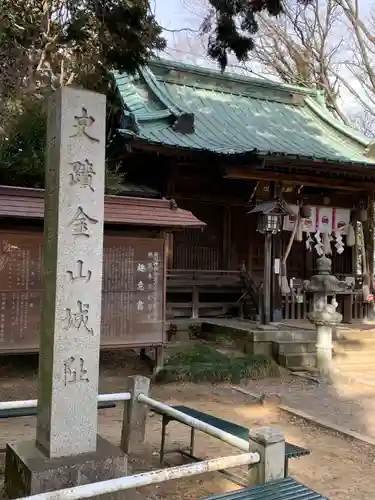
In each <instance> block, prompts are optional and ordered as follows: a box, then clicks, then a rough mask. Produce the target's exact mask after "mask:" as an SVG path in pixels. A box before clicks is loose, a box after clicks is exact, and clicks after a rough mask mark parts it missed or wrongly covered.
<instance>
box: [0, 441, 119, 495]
mask: <svg viewBox="0 0 375 500" xmlns="http://www.w3.org/2000/svg"><path fill="white" fill-rule="evenodd" d="M127 465H128V463H127V455H125V454H124V453H123V452H122V451H121V449H120V448H118V447H117V446H115V445H113V444H112V443H110V442H108V441H107V440H105V439H103V438H102V437H100V436H98V442H97V450H96V451H95V452H93V453H84V454H82V455H77V456H75V457H65V458H47V457H46V456H45V455H44V454H43V453H42V451H40V450H39V449H38V448H37V446H36V443H35V441H23V442H19V443H15V444H7V449H6V460H5V489H6V493H7V495H8V496H9V498H19V497H24V496H28V495H36V494H38V493H45V492H47V491H55V490H60V489H63V488H70V487H72V486H80V485H82V484H90V483H95V482H97V481H105V480H106V479H113V478H117V477H121V476H126V475H127ZM109 497H110V498H111V499H112V498H118V493H114V494H108V495H104V496H102V497H101V498H103V499H104V498H106V499H108V498H109Z"/></svg>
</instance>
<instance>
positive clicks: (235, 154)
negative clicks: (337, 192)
mask: <svg viewBox="0 0 375 500" xmlns="http://www.w3.org/2000/svg"><path fill="white" fill-rule="evenodd" d="M118 133H119V134H120V135H122V136H124V137H126V138H128V139H131V140H135V141H136V142H137V143H138V144H139V145H142V146H147V145H150V146H155V147H162V148H166V149H169V150H171V151H173V152H174V153H176V152H178V151H181V152H182V153H186V152H191V153H205V154H211V155H214V156H220V157H226V158H230V159H231V160H233V161H235V160H236V159H238V160H240V159H245V158H246V157H249V156H252V157H254V156H256V157H260V158H272V159H273V158H289V159H291V160H297V161H298V160H302V161H309V162H319V163H324V164H327V165H348V166H349V165H351V166H357V167H361V168H366V169H375V160H374V162H373V163H371V162H370V161H364V162H361V161H357V162H356V161H349V160H345V159H332V158H325V157H320V156H306V155H297V154H287V153H283V152H282V151H265V150H264V151H261V150H258V149H251V150H248V151H233V150H224V151H212V150H211V149H209V148H198V147H187V146H181V145H174V144H165V143H163V142H159V141H156V140H151V139H149V138H147V137H144V136H142V135H137V134H135V133H133V132H132V131H130V130H125V129H118Z"/></svg>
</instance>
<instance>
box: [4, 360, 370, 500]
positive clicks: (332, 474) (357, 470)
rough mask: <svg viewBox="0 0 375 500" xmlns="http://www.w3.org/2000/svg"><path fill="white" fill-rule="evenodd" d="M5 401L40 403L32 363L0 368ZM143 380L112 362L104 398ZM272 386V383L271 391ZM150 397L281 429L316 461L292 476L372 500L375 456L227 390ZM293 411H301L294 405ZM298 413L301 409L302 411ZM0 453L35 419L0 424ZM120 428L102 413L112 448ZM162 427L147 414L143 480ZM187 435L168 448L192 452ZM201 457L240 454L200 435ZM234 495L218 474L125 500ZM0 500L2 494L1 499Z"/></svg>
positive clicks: (135, 457)
mask: <svg viewBox="0 0 375 500" xmlns="http://www.w3.org/2000/svg"><path fill="white" fill-rule="evenodd" d="M0 367H1V368H0V400H1V401H6V400H12V399H29V398H34V397H36V387H37V376H36V363H35V360H33V359H30V358H28V359H27V360H26V358H21V360H20V359H19V358H13V359H12V361H11V362H10V364H9V362H8V363H7V364H5V363H3V362H2V363H0ZM137 372H138V373H140V372H143V374H147V368H146V367H145V366H144V365H143V366H142V365H140V362H139V360H138V359H137V358H135V357H134V356H133V357H132V356H130V357H129V356H123V355H114V354H108V355H106V356H104V358H103V360H102V365H101V377H100V392H101V393H104V392H120V391H122V390H123V389H124V379H125V377H126V376H128V375H129V374H134V373H137ZM267 384H269V381H261V382H257V384H256V386H257V390H258V392H262V391H264V392H265V391H266V389H267ZM270 385H271V386H272V383H270ZM152 396H153V397H155V398H156V399H158V400H161V401H163V402H166V403H168V404H178V403H180V404H181V403H183V404H185V405H187V406H193V407H195V408H197V409H200V410H202V411H205V412H207V413H212V414H214V415H216V416H219V417H222V418H226V419H228V420H232V421H234V422H236V423H239V424H242V425H244V426H247V427H255V426H264V425H266V426H273V427H278V428H280V429H282V430H283V431H284V433H285V436H286V439H287V440H288V441H290V442H292V443H295V444H299V445H301V446H304V447H307V448H309V449H310V450H311V455H310V456H308V457H302V458H300V459H297V460H292V461H291V462H290V470H289V472H290V474H291V475H292V476H294V477H296V479H297V480H298V481H300V482H302V483H305V484H306V485H308V486H310V487H311V488H312V489H314V490H316V491H318V492H319V493H321V494H323V495H326V496H327V497H328V498H330V499H335V500H348V499H352V498H356V500H365V499H366V500H368V499H375V490H374V469H375V448H373V447H370V446H367V445H363V444H361V443H359V442H358V441H354V440H350V439H346V438H344V437H342V436H341V435H338V434H335V433H332V432H329V431H327V430H323V429H321V428H318V427H314V426H312V425H310V424H307V423H306V422H304V421H302V420H300V419H297V418H294V417H291V416H289V415H287V414H285V413H281V412H280V411H279V410H277V409H275V408H273V407H271V406H259V405H257V404H255V403H254V402H253V401H252V400H251V399H250V398H248V397H247V396H246V395H244V394H240V393H238V392H237V391H234V390H233V389H231V388H230V387H226V386H213V385H208V384H195V385H193V384H171V385H166V386H155V387H154V388H153V391H152ZM294 406H296V404H295V405H294ZM300 409H304V408H303V406H301V407H300ZM0 422H1V423H0V448H4V446H5V443H6V442H9V441H18V440H24V439H30V438H33V437H34V436H35V423H36V420H35V418H34V417H24V418H13V419H7V420H1V421H0ZM121 423H122V408H121V405H118V406H117V407H116V408H113V409H107V410H101V411H100V412H99V432H100V434H101V435H103V436H104V437H105V438H107V439H109V440H110V441H112V442H113V443H115V444H118V443H119V440H120V433H121ZM160 434H161V422H160V418H159V417H158V416H155V415H154V416H152V414H150V416H149V418H148V424H147V436H146V442H145V443H144V444H143V445H140V446H139V447H138V449H135V450H134V451H133V453H132V454H131V456H130V459H129V463H130V468H131V471H132V472H143V471H146V470H151V469H155V468H159V463H158V450H159V443H160ZM188 439H189V429H188V428H187V427H185V426H182V425H181V424H178V423H171V424H170V425H169V428H168V435H167V441H168V445H174V447H176V445H179V444H182V445H186V444H188ZM196 453H197V454H198V455H199V456H201V457H210V458H213V457H217V456H224V455H231V454H236V453H237V451H236V450H234V449H233V448H231V447H230V446H227V445H225V444H224V443H221V442H220V441H218V440H215V439H213V438H210V437H208V436H206V435H204V434H202V433H198V434H197V437H196ZM168 460H169V463H170V464H171V465H172V464H173V465H177V464H179V463H181V458H180V457H178V456H171V457H170V459H169V458H168ZM3 465H4V454H3V453H2V454H0V481H1V480H2V476H1V474H2V473H3ZM234 489H236V486H235V485H234V484H233V483H230V482H229V481H227V480H226V479H225V478H224V477H223V476H222V475H220V474H218V473H215V474H210V475H203V476H196V477H193V478H189V479H184V480H179V481H174V482H169V483H163V484H161V485H159V486H157V485H154V486H151V487H147V488H141V489H138V490H137V491H136V492H135V491H133V492H132V493H131V494H129V493H126V495H125V494H124V498H126V499H127V500H130V499H133V498H134V499H139V500H146V499H153V500H163V499H165V500H177V499H181V498H183V499H197V498H204V497H206V496H208V495H211V494H213V493H222V492H226V491H231V490H234ZM0 497H1V494H0Z"/></svg>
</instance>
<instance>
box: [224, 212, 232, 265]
mask: <svg viewBox="0 0 375 500" xmlns="http://www.w3.org/2000/svg"><path fill="white" fill-rule="evenodd" d="M223 215H224V223H223V268H224V269H227V270H229V269H230V268H231V239H232V238H231V233H232V224H231V222H232V210H231V207H230V206H225V207H224V214H223Z"/></svg>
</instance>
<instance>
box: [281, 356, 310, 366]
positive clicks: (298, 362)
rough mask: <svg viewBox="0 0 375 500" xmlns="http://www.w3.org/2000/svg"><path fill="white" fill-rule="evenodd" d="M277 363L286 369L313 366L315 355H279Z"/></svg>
mask: <svg viewBox="0 0 375 500" xmlns="http://www.w3.org/2000/svg"><path fill="white" fill-rule="evenodd" d="M278 362H279V364H280V365H281V366H285V367H286V368H289V367H302V368H303V367H305V366H315V364H316V355H315V354H312V353H300V354H293V353H292V354H280V355H279V356H278Z"/></svg>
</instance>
